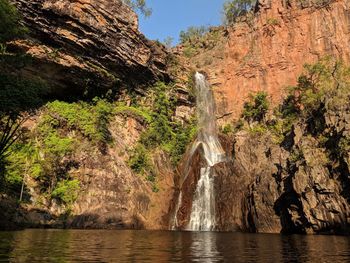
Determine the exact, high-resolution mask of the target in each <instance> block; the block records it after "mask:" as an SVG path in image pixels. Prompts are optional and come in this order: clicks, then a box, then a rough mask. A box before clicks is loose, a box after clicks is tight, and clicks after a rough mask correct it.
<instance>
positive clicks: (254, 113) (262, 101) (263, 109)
mask: <svg viewBox="0 0 350 263" xmlns="http://www.w3.org/2000/svg"><path fill="white" fill-rule="evenodd" d="M268 110H269V101H268V100H267V93H266V92H264V91H259V92H258V93H257V94H256V95H252V94H251V95H250V98H249V101H247V102H245V103H244V109H243V113H242V116H243V118H244V119H246V120H247V121H249V122H251V121H258V122H260V121H262V120H263V119H264V118H265V115H266V113H267V112H268Z"/></svg>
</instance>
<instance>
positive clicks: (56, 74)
mask: <svg viewBox="0 0 350 263" xmlns="http://www.w3.org/2000/svg"><path fill="white" fill-rule="evenodd" d="M13 2H14V4H15V5H16V7H17V9H18V10H19V12H20V14H21V15H22V17H23V21H24V24H25V25H26V26H27V27H28V28H29V29H30V30H29V35H30V37H31V38H30V40H31V41H29V40H26V41H25V43H23V41H22V42H14V43H12V45H11V48H12V49H13V50H15V51H20V52H22V53H26V54H27V55H30V56H31V57H32V58H33V61H34V63H35V64H34V66H33V67H27V68H24V69H22V72H23V71H25V73H26V74H27V75H37V76H40V77H41V78H42V79H44V80H47V81H48V82H49V83H50V84H51V85H52V86H53V87H54V88H55V89H56V90H57V92H56V93H60V92H61V93H62V94H65V95H67V94H68V93H70V92H71V91H72V90H73V91H74V93H75V94H76V95H79V94H82V93H83V92H84V89H85V87H86V86H87V85H88V86H91V87H92V88H93V89H94V90H96V91H98V90H99V89H100V90H101V91H104V90H108V89H110V88H111V87H113V85H114V86H115V85H116V84H115V83H116V82H118V80H119V81H121V82H122V83H123V84H125V86H133V87H135V86H141V87H142V86H145V85H148V84H149V83H152V82H155V81H156V80H168V78H169V77H168V74H167V73H166V57H167V52H166V50H165V48H164V47H163V46H162V45H158V44H157V43H155V42H153V41H150V40H148V39H146V38H145V37H144V36H143V35H142V34H141V33H140V32H139V30H138V18H137V15H136V14H135V13H134V12H133V11H132V10H131V9H130V8H129V7H128V6H127V5H125V4H122V1H121V0H114V1H109V0H80V1H69V0H32V1H27V0H13ZM41 51H44V52H41ZM45 51H46V52H45ZM12 71H13V70H12ZM28 72H29V73H28ZM119 86H120V85H119Z"/></svg>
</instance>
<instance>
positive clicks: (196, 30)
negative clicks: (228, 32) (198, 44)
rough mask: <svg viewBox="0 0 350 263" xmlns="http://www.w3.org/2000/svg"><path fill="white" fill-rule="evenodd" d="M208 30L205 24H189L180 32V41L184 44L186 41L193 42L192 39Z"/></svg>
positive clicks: (197, 37)
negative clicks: (198, 25) (189, 25)
mask: <svg viewBox="0 0 350 263" xmlns="http://www.w3.org/2000/svg"><path fill="white" fill-rule="evenodd" d="M208 31H209V28H208V27H205V26H200V27H196V26H191V27H189V28H187V30H186V31H181V32H180V42H181V43H182V44H184V43H187V42H193V41H196V40H199V39H200V38H201V37H203V36H204V34H206V33H207V32H208Z"/></svg>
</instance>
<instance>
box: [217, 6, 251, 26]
mask: <svg viewBox="0 0 350 263" xmlns="http://www.w3.org/2000/svg"><path fill="white" fill-rule="evenodd" d="M255 3H256V0H227V1H226V2H225V3H224V6H223V13H224V22H225V24H227V25H230V24H233V23H235V22H236V20H237V18H238V17H240V16H243V15H245V14H246V13H247V12H248V11H250V10H251V9H252V7H253V6H254V5H255Z"/></svg>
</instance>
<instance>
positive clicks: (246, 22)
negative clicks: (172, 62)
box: [189, 0, 350, 123]
mask: <svg viewBox="0 0 350 263" xmlns="http://www.w3.org/2000/svg"><path fill="white" fill-rule="evenodd" d="M255 12H256V13H255V15H254V16H253V17H250V16H248V17H246V18H243V19H241V21H240V22H238V23H237V24H235V25H234V26H232V27H228V28H227V29H226V30H224V31H225V32H224V33H222V37H220V40H221V41H217V43H216V45H215V46H214V47H211V46H210V47H209V48H203V49H201V51H200V52H198V54H197V55H195V56H194V57H191V59H190V60H189V62H190V64H191V66H192V67H193V68H196V69H197V70H203V71H205V72H207V73H208V76H209V81H210V83H211V84H212V85H213V87H214V93H215V96H216V101H217V111H218V112H217V114H218V116H222V115H224V114H229V115H228V116H226V117H225V118H223V119H222V120H220V122H221V123H224V122H225V121H230V120H232V119H233V120H237V118H238V117H239V116H240V113H241V111H242V106H243V103H244V101H246V100H247V98H248V96H249V94H250V93H254V92H257V91H260V90H264V91H266V92H268V94H269V95H270V96H271V100H272V101H273V102H274V103H275V104H276V103H278V102H280V101H281V99H282V97H283V94H284V88H285V87H287V86H289V85H295V84H296V81H297V78H298V76H299V75H300V73H301V72H302V70H303V65H304V64H305V63H314V62H316V61H317V60H318V59H320V58H322V57H324V56H326V55H331V56H333V57H337V58H340V59H342V60H344V61H346V62H348V61H349V60H350V55H349V51H348V47H349V43H350V31H349V30H350V3H349V2H348V1H344V0H335V1H283V0H276V1H275V0H266V1H258V4H257V7H256V10H255ZM225 38H226V40H223V39H225ZM205 44H207V43H205ZM205 46H208V45H204V47H205ZM231 113H232V114H231Z"/></svg>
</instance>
